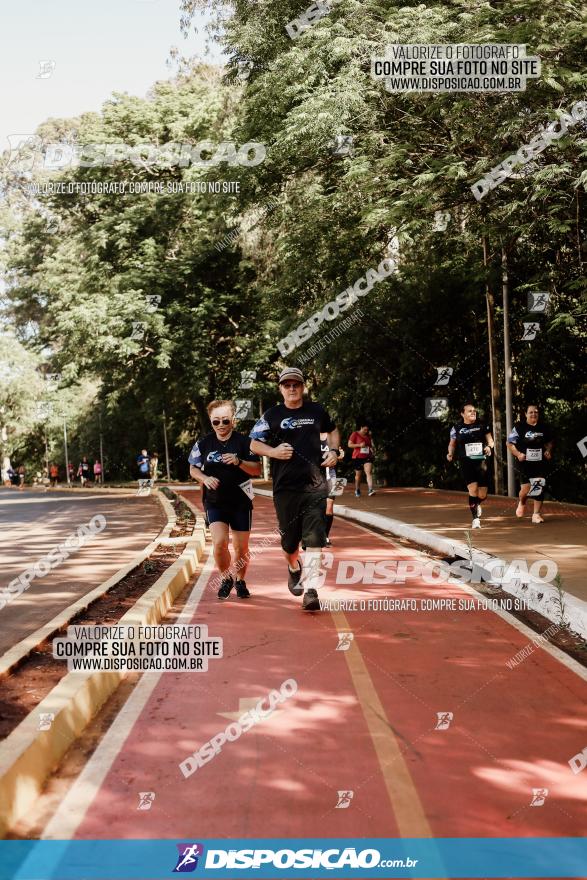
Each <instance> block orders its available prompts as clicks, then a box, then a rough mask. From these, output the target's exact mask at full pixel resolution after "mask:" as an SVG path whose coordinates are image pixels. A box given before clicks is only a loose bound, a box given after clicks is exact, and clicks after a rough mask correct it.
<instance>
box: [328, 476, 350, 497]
mask: <svg viewBox="0 0 587 880" xmlns="http://www.w3.org/2000/svg"><path fill="white" fill-rule="evenodd" d="M346 484H347V480H346V478H345V477H334V479H331V480H330V486H329V492H328V494H329V495H333V496H334V497H335V498H338V496H339V495H342V493H343V492H344V487H345V486H346Z"/></svg>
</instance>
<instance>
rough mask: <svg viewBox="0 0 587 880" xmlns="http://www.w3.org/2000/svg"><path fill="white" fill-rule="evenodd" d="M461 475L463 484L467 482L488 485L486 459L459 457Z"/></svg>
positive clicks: (466, 484) (467, 483)
mask: <svg viewBox="0 0 587 880" xmlns="http://www.w3.org/2000/svg"><path fill="white" fill-rule="evenodd" d="M459 468H460V469H461V476H462V478H463V480H464V481H465V486H468V485H469V483H477V485H478V486H488V485H489V477H488V469H487V461H486V459H484V458H459Z"/></svg>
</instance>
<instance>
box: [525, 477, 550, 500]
mask: <svg viewBox="0 0 587 880" xmlns="http://www.w3.org/2000/svg"><path fill="white" fill-rule="evenodd" d="M545 486H546V480H545V479H544V477H530V491H529V492H528V498H536V496H537V495H540V494H541V493H542V491H543V489H544V487H545Z"/></svg>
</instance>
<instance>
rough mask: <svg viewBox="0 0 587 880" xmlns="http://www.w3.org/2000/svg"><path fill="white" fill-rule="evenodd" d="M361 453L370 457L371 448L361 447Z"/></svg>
mask: <svg viewBox="0 0 587 880" xmlns="http://www.w3.org/2000/svg"><path fill="white" fill-rule="evenodd" d="M359 451H360V452H361V454H362V455H369V447H368V446H361V449H360V450H359Z"/></svg>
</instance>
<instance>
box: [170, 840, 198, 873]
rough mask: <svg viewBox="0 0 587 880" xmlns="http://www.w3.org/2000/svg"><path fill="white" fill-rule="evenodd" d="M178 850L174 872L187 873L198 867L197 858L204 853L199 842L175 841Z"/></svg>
mask: <svg viewBox="0 0 587 880" xmlns="http://www.w3.org/2000/svg"><path fill="white" fill-rule="evenodd" d="M175 845H176V846H177V850H178V853H179V855H178V857H177V864H176V866H175V868H174V869H173V873H174V874H189V873H191V872H192V871H195V870H196V868H197V867H198V859H199V858H200V856H203V855H204V847H203V846H202V844H201V843H176V844H175Z"/></svg>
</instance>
